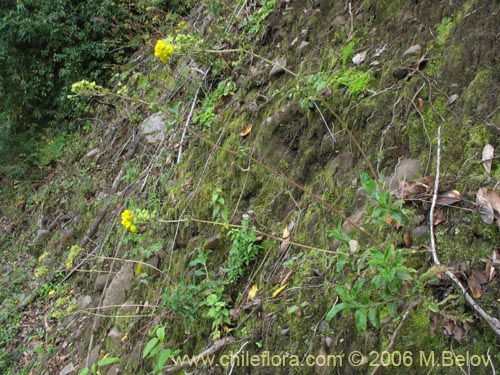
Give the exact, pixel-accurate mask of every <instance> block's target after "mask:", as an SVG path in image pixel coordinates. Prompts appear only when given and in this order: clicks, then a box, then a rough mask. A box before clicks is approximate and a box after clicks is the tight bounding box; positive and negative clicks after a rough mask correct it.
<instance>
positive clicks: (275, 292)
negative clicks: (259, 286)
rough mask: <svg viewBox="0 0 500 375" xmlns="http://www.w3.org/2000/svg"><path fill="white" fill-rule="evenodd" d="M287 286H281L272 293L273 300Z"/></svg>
mask: <svg viewBox="0 0 500 375" xmlns="http://www.w3.org/2000/svg"><path fill="white" fill-rule="evenodd" d="M287 285H288V284H285V285H282V286H280V287H279V288H278V289H276V290H275V291H274V292H273V294H272V296H273V298H274V297H277V296H279V295H280V294H281V293H282V292H283V290H285V288H286V287H287Z"/></svg>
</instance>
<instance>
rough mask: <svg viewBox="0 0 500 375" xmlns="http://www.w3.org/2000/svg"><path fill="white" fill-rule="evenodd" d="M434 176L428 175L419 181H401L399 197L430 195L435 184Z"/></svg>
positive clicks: (408, 197)
mask: <svg viewBox="0 0 500 375" xmlns="http://www.w3.org/2000/svg"><path fill="white" fill-rule="evenodd" d="M434 179H435V177H434V176H426V177H423V178H421V179H420V180H417V181H410V182H407V181H399V192H398V194H397V198H398V199H410V198H413V197H416V196H419V197H420V198H421V196H422V195H430V193H431V192H432V187H433V186H434Z"/></svg>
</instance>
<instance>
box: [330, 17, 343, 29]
mask: <svg viewBox="0 0 500 375" xmlns="http://www.w3.org/2000/svg"><path fill="white" fill-rule="evenodd" d="M345 23H346V21H345V17H344V16H341V15H339V16H337V17H335V18H334V19H333V22H332V26H333V27H340V26H344V25H345Z"/></svg>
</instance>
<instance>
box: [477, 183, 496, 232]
mask: <svg viewBox="0 0 500 375" xmlns="http://www.w3.org/2000/svg"><path fill="white" fill-rule="evenodd" d="M476 207H477V211H478V212H479V216H481V220H482V221H484V222H485V223H486V224H492V223H493V221H494V220H495V213H494V212H493V206H492V205H491V203H490V202H489V200H488V189H486V188H484V187H482V188H480V189H479V190H478V191H477V193H476Z"/></svg>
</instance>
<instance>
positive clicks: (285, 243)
mask: <svg viewBox="0 0 500 375" xmlns="http://www.w3.org/2000/svg"><path fill="white" fill-rule="evenodd" d="M290 246H291V244H290V241H288V240H284V241H283V242H282V243H281V245H280V251H279V254H284V253H285V252H286V251H287V250H288V249H289V248H290Z"/></svg>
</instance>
